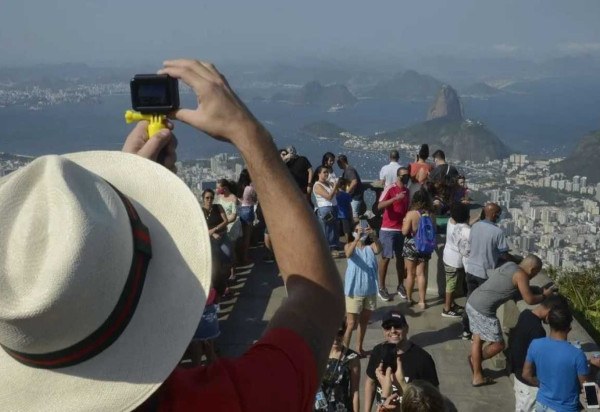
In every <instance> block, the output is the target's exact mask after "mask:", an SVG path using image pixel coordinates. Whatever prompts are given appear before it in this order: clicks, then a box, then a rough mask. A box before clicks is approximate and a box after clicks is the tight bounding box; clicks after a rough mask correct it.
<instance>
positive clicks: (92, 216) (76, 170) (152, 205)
mask: <svg viewBox="0 0 600 412" xmlns="http://www.w3.org/2000/svg"><path fill="white" fill-rule="evenodd" d="M160 73H166V74H169V75H171V76H173V77H176V78H178V79H180V80H182V81H183V82H184V83H186V84H187V85H189V86H190V87H191V88H192V89H193V91H194V92H195V93H196V95H197V97H198V106H197V108H195V109H180V110H178V111H177V112H175V113H173V116H174V118H175V119H177V120H180V121H183V122H184V123H187V124H189V125H191V126H193V127H195V128H197V129H198V130H201V131H204V132H205V133H207V134H209V135H210V136H213V137H214V138H217V139H220V140H224V141H227V142H229V143H232V144H233V145H235V146H236V147H237V148H238V149H239V151H240V152H241V154H242V156H243V157H244V160H245V161H246V164H247V165H248V169H249V171H250V174H251V175H252V177H253V180H254V182H253V183H254V185H255V188H256V191H257V192H258V194H259V196H260V201H261V205H262V208H263V213H264V216H265V219H266V222H267V224H268V226H269V234H270V236H271V237H272V239H273V244H274V245H275V255H276V257H277V262H278V263H279V267H280V270H281V272H282V276H283V279H284V282H285V284H286V288H287V292H288V298H287V299H286V301H285V302H284V303H283V304H282V305H281V307H280V308H279V309H278V310H277V312H276V313H275V315H274V316H273V319H272V320H271V321H270V322H269V324H268V326H267V328H266V330H265V332H264V335H263V337H262V338H261V339H260V340H259V341H258V342H257V343H256V344H255V345H253V346H252V347H251V348H250V349H249V350H248V351H247V352H246V353H245V354H244V355H243V356H242V357H240V358H238V359H233V360H226V359H223V360H219V361H218V362H216V363H214V364H212V365H211V366H210V367H207V368H205V367H198V368H192V369H179V368H176V366H177V364H178V362H179V360H180V358H181V356H182V355H183V352H184V351H185V348H186V346H187V345H188V343H189V342H190V340H191V338H192V335H193V334H194V331H195V329H196V327H197V325H198V322H199V320H200V316H201V314H202V310H203V306H204V303H205V301H206V295H207V293H208V290H209V283H210V268H211V263H210V255H211V254H210V243H209V237H208V231H207V228H206V223H205V219H204V216H203V213H202V211H201V209H200V206H199V204H198V202H197V201H196V199H195V197H194V196H193V194H192V193H191V192H190V191H189V189H188V188H187V187H186V186H185V184H184V183H183V182H182V181H181V180H179V179H178V178H177V177H176V175H175V174H173V173H171V172H170V171H169V170H168V169H167V168H173V167H174V161H175V146H176V141H175V139H174V137H173V135H172V134H171V132H170V131H169V130H166V129H165V130H162V131H161V132H159V133H158V134H157V135H156V136H154V137H153V138H152V139H148V136H147V135H146V132H145V130H146V126H147V125H146V124H143V123H140V124H139V125H137V126H136V128H135V129H134V130H133V131H132V133H131V134H130V135H129V136H128V138H127V141H126V143H125V147H124V151H126V152H130V153H120V152H84V153H73V154H67V155H62V156H44V157H41V158H38V159H36V160H34V161H33V162H32V163H31V164H29V165H28V166H27V167H24V168H22V169H20V170H18V171H16V172H14V173H12V174H10V175H8V176H7V177H4V178H3V179H0V228H1V230H0V388H2V389H0V391H1V394H0V410H2V411H42V410H43V411H88V410H95V411H123V410H134V409H137V410H141V411H189V410H206V411H220V410H223V411H241V410H244V411H271V410H277V411H282V410H284V411H306V410H309V409H311V408H312V406H313V402H314V393H315V391H316V388H317V383H318V382H319V381H320V374H321V371H322V366H323V365H324V364H325V360H326V358H327V356H328V353H329V348H330V345H331V341H332V340H333V338H334V335H335V333H336V331H337V329H338V326H339V323H340V321H341V319H342V317H343V313H344V301H343V293H342V287H341V282H340V278H339V275H338V273H337V271H336V268H335V265H334V263H333V261H332V259H331V256H330V255H329V252H328V248H327V247H326V242H325V239H324V237H323V236H322V234H321V232H320V230H319V226H318V223H317V221H316V219H315V217H314V215H313V213H312V211H311V210H310V209H309V207H308V205H307V204H306V202H304V201H302V199H303V194H302V193H301V192H300V190H299V189H298V187H297V186H296V185H295V184H294V181H293V179H292V177H291V175H290V174H289V172H287V170H286V168H285V165H284V164H283V163H282V162H273V159H275V158H277V149H276V148H275V145H274V144H273V141H272V139H271V136H270V135H269V133H268V132H267V131H266V130H265V129H264V128H263V127H262V125H261V124H260V123H259V122H258V121H257V120H256V119H255V118H254V116H253V115H252V114H251V113H250V112H249V111H248V109H247V108H246V107H245V106H244V104H243V103H242V102H241V101H240V100H239V99H238V97H237V96H236V95H235V93H234V92H233V91H232V90H231V89H230V87H229V85H228V84H227V81H226V80H225V78H224V77H223V76H222V75H221V74H220V73H219V72H218V71H217V69H216V68H215V67H214V66H213V65H211V64H208V63H203V62H199V61H191V60H172V61H167V62H165V63H164V68H163V69H162V70H161V71H160ZM161 150H162V151H163V152H164V153H166V156H164V157H162V156H161V158H164V161H163V165H164V166H166V167H163V166H162V165H159V164H157V163H155V162H151V161H148V160H147V159H153V160H156V159H157V158H158V153H159V152H161ZM131 153H136V154H138V155H139V156H136V155H133V154H131ZM143 157H145V158H147V159H144V158H143ZM291 233H302V236H294V237H293V239H291V238H290V236H291V235H290V234H291Z"/></svg>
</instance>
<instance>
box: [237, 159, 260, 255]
mask: <svg viewBox="0 0 600 412" xmlns="http://www.w3.org/2000/svg"><path fill="white" fill-rule="evenodd" d="M238 196H239V197H240V200H241V206H240V208H239V215H240V221H241V222H242V237H241V238H240V239H239V241H238V246H239V251H240V253H239V260H240V262H239V263H240V264H241V265H242V266H248V265H250V264H251V263H252V262H251V261H250V258H249V257H248V249H249V248H250V237H251V236H252V228H253V225H254V219H255V218H256V215H255V213H254V207H255V206H256V200H257V198H256V191H255V190H254V186H252V180H251V179H250V173H248V169H243V170H242V172H241V173H240V177H239V179H238Z"/></svg>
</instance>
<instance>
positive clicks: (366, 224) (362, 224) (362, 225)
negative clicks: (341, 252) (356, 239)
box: [359, 219, 369, 242]
mask: <svg viewBox="0 0 600 412" xmlns="http://www.w3.org/2000/svg"><path fill="white" fill-rule="evenodd" d="M359 222H360V228H361V233H360V239H361V240H362V241H363V242H364V241H365V240H366V239H367V234H366V233H365V230H366V229H367V228H368V227H369V222H367V219H360V220H359Z"/></svg>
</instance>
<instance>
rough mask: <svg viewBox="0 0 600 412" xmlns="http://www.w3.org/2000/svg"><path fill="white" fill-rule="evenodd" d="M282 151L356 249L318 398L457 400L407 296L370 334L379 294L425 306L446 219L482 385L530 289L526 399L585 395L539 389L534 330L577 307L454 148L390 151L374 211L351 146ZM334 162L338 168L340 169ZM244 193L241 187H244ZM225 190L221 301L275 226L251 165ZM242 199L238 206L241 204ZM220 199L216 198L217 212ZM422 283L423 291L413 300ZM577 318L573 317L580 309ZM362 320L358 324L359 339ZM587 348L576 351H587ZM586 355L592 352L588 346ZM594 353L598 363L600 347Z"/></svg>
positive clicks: (452, 291) (515, 334)
mask: <svg viewBox="0 0 600 412" xmlns="http://www.w3.org/2000/svg"><path fill="white" fill-rule="evenodd" d="M279 154H280V156H281V159H282V161H283V162H284V163H285V164H286V166H287V168H288V170H289V172H290V174H291V175H292V177H293V181H294V182H295V183H296V184H297V186H298V188H299V189H300V190H301V192H302V193H304V194H305V195H306V197H305V200H306V202H307V203H308V205H309V206H310V208H311V209H312V210H313V211H314V214H315V216H316V218H317V220H318V222H319V224H320V227H321V230H322V233H323V235H324V237H325V239H326V241H327V245H328V249H329V252H330V253H331V256H332V257H333V258H342V257H343V258H346V259H347V265H346V271H345V275H344V294H345V307H346V315H345V320H344V323H343V325H342V326H341V327H340V328H339V330H338V332H337V335H336V337H335V338H334V340H333V343H332V346H331V350H330V353H329V358H328V361H327V365H326V369H325V374H324V376H323V378H322V382H321V385H320V389H319V390H318V392H317V395H316V398H315V405H314V410H316V411H358V410H360V409H361V408H363V410H366V411H369V410H371V408H372V406H373V404H374V403H375V404H376V405H377V410H378V411H395V410H402V411H410V410H415V411H428V410H433V411H438V410H439V411H442V410H453V409H452V408H453V406H452V404H451V403H450V402H449V401H448V400H447V399H446V398H445V397H443V396H442V395H441V394H440V393H439V391H438V389H437V387H438V386H439V381H438V377H437V372H436V367H435V363H434V362H433V359H432V358H431V356H430V355H429V354H428V353H427V352H426V351H425V350H423V349H421V348H420V347H419V346H417V345H415V344H414V343H412V342H411V341H410V340H409V339H408V336H407V334H408V321H407V318H406V315H405V314H403V312H402V310H398V309H397V308H400V307H401V306H399V305H398V306H396V307H395V308H396V309H392V310H391V311H390V312H389V313H387V314H386V315H385V317H384V319H383V321H382V333H383V339H384V340H383V342H382V343H381V344H379V345H377V346H375V347H374V348H370V349H369V350H367V349H366V348H365V346H364V339H365V334H366V330H367V326H368V324H369V323H370V322H371V315H372V314H373V312H374V311H375V310H376V308H377V298H379V299H380V300H382V301H386V302H387V301H391V300H393V298H394V295H397V296H398V297H399V298H400V303H405V304H406V305H408V306H413V305H415V306H417V307H418V308H419V309H421V310H426V309H427V308H428V304H427V301H426V290H427V274H428V261H429V260H430V258H431V255H432V253H434V251H435V250H438V245H437V243H436V244H435V245H434V246H433V247H431V246H430V247H429V248H427V240H428V236H429V237H431V236H435V235H437V230H438V228H439V227H443V226H445V227H444V229H445V235H446V236H445V244H444V245H443V249H442V252H441V254H440V258H441V259H442V260H443V267H444V270H445V295H444V297H443V305H442V310H441V316H442V317H445V318H451V319H456V320H460V321H461V322H462V325H463V333H462V336H461V337H462V339H465V340H471V341H472V343H471V351H470V353H469V355H468V364H469V367H470V368H471V371H472V374H473V375H472V384H473V387H480V386H484V385H491V384H493V383H495V381H494V380H493V379H491V378H490V377H487V376H485V375H484V373H483V371H482V362H483V361H484V360H486V359H490V358H492V357H494V356H495V355H497V354H498V353H500V352H501V351H502V350H504V349H505V344H504V337H503V331H502V327H501V324H500V322H499V320H498V319H497V317H496V310H497V309H498V307H499V306H500V305H501V304H502V303H504V302H506V301H507V300H510V299H523V300H524V301H525V302H526V303H527V304H530V305H535V304H538V303H539V306H537V307H536V308H535V309H534V310H533V311H529V310H526V311H524V312H523V313H522V316H521V318H522V319H520V320H519V323H518V324H517V327H516V328H515V329H514V330H513V331H512V332H511V334H510V339H511V345H510V351H509V354H510V355H511V356H510V359H511V368H512V371H513V372H514V374H515V379H514V382H515V397H516V410H517V411H534V410H557V411H558V410H566V409H564V408H565V405H566V404H567V403H568V402H571V404H573V405H577V404H578V402H579V401H578V394H579V392H578V391H575V390H571V394H570V396H571V399H570V400H569V401H568V402H567V401H565V400H564V399H560V400H557V399H555V398H553V397H552V396H554V395H553V394H549V393H548V391H549V389H548V387H547V386H544V390H543V391H542V392H541V395H540V399H539V400H536V395H537V393H538V391H537V390H536V389H537V388H536V387H535V386H531V385H532V382H534V383H535V384H536V386H539V381H537V380H535V379H537V378H536V376H537V375H535V373H533V375H526V374H524V370H525V371H526V372H528V373H530V374H531V373H532V372H531V364H532V363H533V355H532V354H531V355H528V347H529V345H530V343H531V341H532V340H533V338H534V337H536V338H540V337H543V336H545V332H543V333H542V331H543V328H542V327H541V323H542V322H548V318H549V316H550V314H551V313H554V312H553V311H557V313H558V312H560V311H562V312H566V314H565V313H563V315H562V316H567V317H568V316H570V315H569V314H568V312H569V306H568V303H567V302H566V301H565V299H564V298H562V297H559V296H557V295H556V290H555V289H554V288H553V287H551V286H549V287H547V288H544V289H539V288H536V287H532V286H530V285H529V282H530V280H531V279H532V278H533V277H535V275H536V274H537V273H539V271H540V270H541V265H542V263H541V261H540V260H539V258H538V257H536V256H535V255H529V256H527V257H525V258H520V257H517V256H513V255H511V254H510V253H509V247H508V244H507V242H506V239H505V237H504V234H503V232H502V230H501V229H500V228H499V227H498V226H497V225H496V223H497V222H498V220H499V218H500V216H501V214H502V209H501V207H500V206H498V205H497V204H494V203H487V204H486V205H484V206H483V207H482V208H481V207H479V206H477V205H472V204H471V199H470V197H469V191H468V189H467V187H466V184H465V176H464V175H462V174H460V172H459V171H458V169H457V168H456V167H455V166H454V165H451V164H449V163H447V162H446V158H445V154H444V152H443V151H441V150H437V151H436V152H434V154H433V159H434V163H429V162H428V161H427V160H428V158H429V148H428V145H426V144H424V145H422V146H421V148H420V150H419V152H418V154H417V155H416V157H415V161H414V162H412V163H409V164H406V165H401V164H400V163H399V158H400V156H399V152H398V151H396V150H393V151H391V152H390V153H389V163H388V164H386V165H384V166H383V167H382V168H381V171H380V175H379V180H377V181H374V182H373V183H371V185H370V189H371V190H373V191H374V192H376V193H377V198H376V200H375V202H374V204H373V205H372V207H371V211H370V212H369V211H368V207H367V204H366V202H365V198H364V195H365V189H366V186H365V185H364V184H363V182H362V181H361V178H360V174H359V172H358V171H357V170H356V168H355V167H354V166H352V165H351V163H349V159H348V156H346V155H343V154H342V155H338V156H337V157H336V156H335V155H334V154H333V153H331V152H327V153H325V154H324V155H323V157H322V161H321V164H320V165H318V166H317V167H316V168H314V172H313V167H312V164H311V163H310V161H309V160H308V159H307V158H306V157H304V156H302V155H299V154H298V152H297V150H296V149H295V148H294V147H293V146H288V147H286V148H282V149H280V150H279ZM335 165H337V166H338V168H339V169H338V170H335V169H334V166H335ZM338 175H339V177H338ZM234 193H237V194H238V197H237V198H236V196H235V195H234ZM205 194H208V198H206V197H205ZM214 196H215V194H214V193H213V191H212V190H210V189H207V190H205V191H204V193H203V198H202V199H203V207H204V208H205V209H204V210H205V215H206V219H207V223H208V225H209V229H210V230H211V231H214V232H215V233H217V236H214V234H213V237H214V239H215V240H214V241H213V247H214V249H215V250H217V251H218V255H219V256H220V262H221V263H220V264H219V267H220V268H221V271H222V274H221V276H220V279H221V280H220V281H215V282H214V283H213V285H214V287H215V289H216V291H217V294H216V295H215V296H217V299H216V300H217V301H218V299H219V298H218V297H219V296H221V297H227V287H223V285H225V284H226V282H227V281H232V280H234V278H235V275H234V269H233V268H234V267H236V265H237V267H244V266H246V265H249V264H250V265H251V264H253V262H251V261H250V259H249V254H248V247H249V245H250V237H251V232H252V231H253V230H255V231H258V232H259V233H258V234H259V235H260V234H261V233H263V232H262V231H264V238H262V239H263V240H264V242H265V245H267V239H268V236H269V235H268V233H269V232H268V228H267V226H266V224H265V222H261V221H260V216H261V213H260V202H259V200H258V199H257V197H256V193H255V191H254V189H253V187H252V183H251V180H250V176H249V174H248V171H247V170H246V169H244V171H243V172H242V174H241V176H240V179H239V181H238V183H237V184H234V183H233V182H227V181H226V180H221V181H219V182H218V184H217V200H216V203H214V204H213V203H210V202H211V201H212V198H213V197H214ZM233 204H235V205H237V208H233V207H232V206H231V205H233ZM211 205H212V206H211ZM211 207H212V208H214V210H215V211H214V212H212V213H213V214H211V212H210V210H211ZM478 208H481V213H480V215H474V216H471V215H472V214H471V211H472V210H474V211H477V210H478ZM255 209H256V210H255ZM211 216H213V217H211ZM214 216H218V218H217V217H214ZM236 219H237V220H239V221H240V222H241V225H240V228H241V230H237V229H235V227H236V226H235V222H236ZM441 221H443V222H444V223H443V224H441ZM232 228H233V230H232ZM427 230H429V231H430V233H427ZM242 232H243V233H242ZM219 234H222V236H220V235H219ZM255 234H256V233H255ZM254 238H255V239H257V238H260V236H254ZM435 242H437V238H436V240H435ZM271 250H272V247H269V248H268V249H267V250H266V252H265V253H266V254H265V262H273V258H272V251H271ZM392 259H394V260H395V268H396V273H397V277H398V278H397V284H398V286H397V289H396V290H395V291H394V292H392V293H390V292H389V291H388V289H387V287H386V277H387V272H388V267H389V264H390V260H392ZM215 276H216V275H215ZM227 276H229V277H228V278H227ZM415 284H416V288H417V290H418V294H417V295H418V296H417V300H413V297H414V290H415ZM219 285H220V286H219ZM460 296H466V298H467V304H466V307H463V306H460V305H459V304H457V303H456V301H455V299H456V298H458V297H460ZM213 310H214V309H213V306H211V305H207V307H206V310H205V314H206V313H211V311H213ZM557 316H558V315H557ZM569 319H570V318H569ZM203 322H204V317H203ZM565 322H566V321H565ZM567 323H568V324H570V320H569V321H568V322H567ZM550 327H551V330H554V329H553V328H555V326H553V325H552V323H550ZM556 327H558V326H556ZM217 329H218V328H217ZM563 329H564V326H563ZM199 330H201V328H199ZM354 331H357V334H356V337H355V345H354V348H355V349H354V350H352V349H350V345H351V340H352V336H353V332H354ZM555 335H556V334H555ZM197 336H198V335H196V337H197ZM209 338H210V339H209V340H208V342H212V339H213V338H214V337H213V336H211V337H209ZM563 340H566V335H565V339H563ZM194 342H196V340H195V341H194ZM202 342H203V344H202V345H203V346H202V347H203V348H206V349H208V354H207V355H206V360H207V361H208V362H210V361H211V359H213V358H214V355H212V354H214V348H213V347H212V343H210V344H209V343H207V341H206V340H202ZM193 345H197V343H194V344H193ZM557 350H558V349H557ZM538 351H541V353H546V352H547V349H546V347H545V346H542V349H539V350H538ZM580 352H581V351H579V352H576V353H572V354H571V355H572V357H573V356H575V355H580ZM528 356H531V359H532V360H531V361H530V360H529V359H530V357H528ZM538 356H541V355H538ZM366 357H369V362H368V367H367V370H366V375H361V366H360V359H361V358H366ZM572 357H571V358H568V359H573V358H572ZM576 357H577V356H576ZM578 358H579V359H580V361H582V360H581V359H582V358H581V356H578ZM526 359H527V362H526ZM546 361H547V360H546ZM566 361H567V360H565V362H566ZM530 362H531V363H530ZM538 362H541V361H540V360H538ZM582 362H583V361H582ZM592 362H594V363H598V361H597V359H592ZM205 363H206V362H205ZM584 364H585V362H583V363H581V365H582V366H580V367H579V368H578V369H577V370H576V371H575V372H576V373H577V376H578V377H579V379H583V377H584V376H587V374H588V372H587V369H585V368H584V366H585V365H584ZM524 368H526V369H524ZM535 370H537V369H534V371H535ZM544 373H548V372H542V376H543V374H544ZM361 380H364V383H363V385H364V394H365V399H364V400H363V402H362V403H361V402H360V400H359V387H360V385H361ZM562 383H564V382H562V381H561V384H562ZM549 385H550V383H549ZM554 385H558V384H557V383H554ZM562 389H563V388H562V387H561V390H562ZM557 390H558V389H557ZM563 392H565V391H564V390H563ZM557 402H558V403H557ZM536 408H538V409H536ZM540 408H542V409H540ZM543 408H547V409H543ZM550 408H554V409H550ZM573 410H576V409H573Z"/></svg>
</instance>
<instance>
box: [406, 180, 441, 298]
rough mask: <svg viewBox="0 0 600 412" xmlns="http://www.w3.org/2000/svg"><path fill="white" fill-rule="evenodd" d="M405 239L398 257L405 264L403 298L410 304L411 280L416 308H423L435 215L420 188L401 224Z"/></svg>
mask: <svg viewBox="0 0 600 412" xmlns="http://www.w3.org/2000/svg"><path fill="white" fill-rule="evenodd" d="M402 234H403V235H404V236H405V240H404V249H403V250H402V256H403V257H404V264H405V265H406V299H407V300H408V302H409V303H410V304H411V305H413V304H414V301H413V300H412V292H413V288H414V285H415V277H416V278H417V285H418V287H419V307H420V308H421V309H426V308H427V305H426V303H425V292H426V291H427V262H428V261H429V259H430V258H431V254H432V253H433V251H434V250H435V248H436V240H435V234H436V233H435V215H434V214H433V203H432V200H431V196H429V193H428V192H427V191H426V190H425V189H424V188H421V189H420V190H419V191H417V192H415V194H414V195H413V197H412V201H411V204H410V209H409V211H408V213H407V214H406V216H405V217H404V222H403V223H402Z"/></svg>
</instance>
